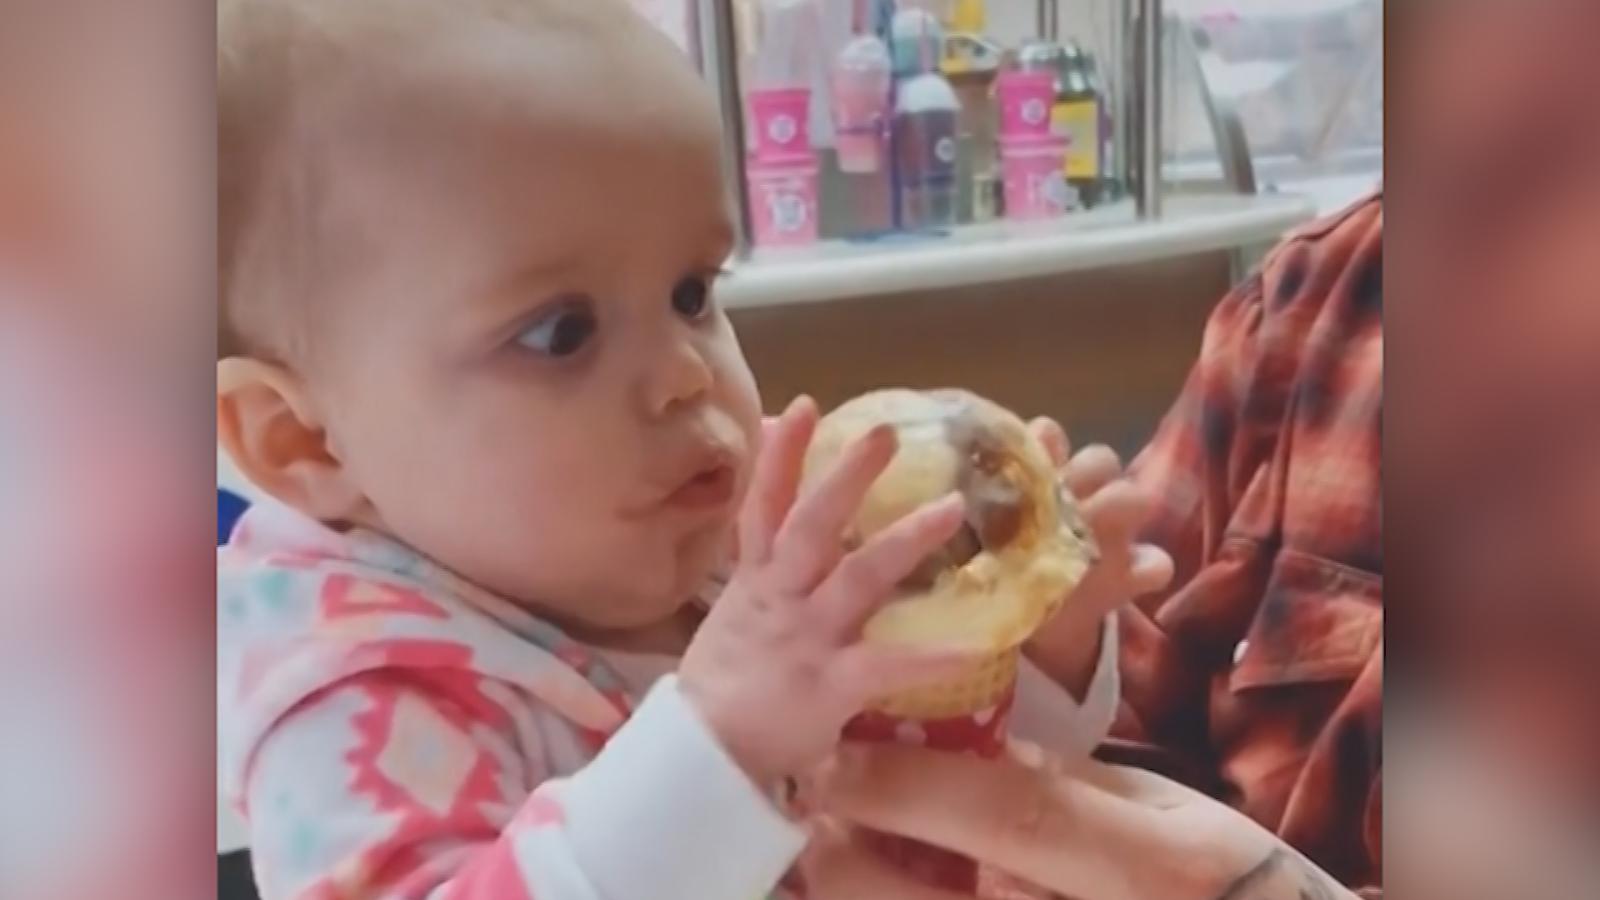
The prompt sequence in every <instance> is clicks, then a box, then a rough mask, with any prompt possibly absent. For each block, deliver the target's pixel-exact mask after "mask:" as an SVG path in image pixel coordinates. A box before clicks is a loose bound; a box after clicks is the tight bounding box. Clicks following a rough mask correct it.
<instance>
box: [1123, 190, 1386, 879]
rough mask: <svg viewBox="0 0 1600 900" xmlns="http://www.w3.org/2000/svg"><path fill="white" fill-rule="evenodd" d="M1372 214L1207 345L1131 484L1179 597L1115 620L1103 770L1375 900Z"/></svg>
mask: <svg viewBox="0 0 1600 900" xmlns="http://www.w3.org/2000/svg"><path fill="white" fill-rule="evenodd" d="M1382 232H1383V207H1382V200H1381V197H1380V196H1374V197H1372V198H1370V199H1367V200H1365V201H1363V202H1361V203H1359V204H1357V205H1355V206H1354V207H1352V208H1350V209H1348V210H1346V211H1345V212H1343V213H1341V214H1339V215H1336V216H1334V217H1332V218H1329V219H1325V220H1323V221H1320V222H1317V223H1315V224H1312V225H1310V226H1307V227H1305V228H1302V229H1300V230H1299V231H1297V232H1295V233H1294V234H1292V235H1290V236H1289V237H1288V238H1287V239H1286V240H1285V241H1284V242H1283V243H1282V244H1281V245H1279V246H1278V247H1277V248H1276V249H1275V250H1274V251H1273V252H1272V254H1271V255H1270V256H1269V257H1268V258H1267V260H1266V261H1265V262H1264V263H1263V264H1262V266H1261V268H1260V269H1259V270H1258V271H1257V273H1256V274H1254V275H1252V276H1251V277H1250V278H1249V279H1247V280H1246V281H1245V282H1244V283H1243V284H1241V285H1240V286H1239V287H1237V288H1236V289H1235V290H1234V291H1233V292H1232V293H1230V294H1229V295H1228V296H1227V297H1226V298H1225V299H1224V300H1223V301H1222V303H1221V305H1220V306H1218V308H1217V309H1216V311H1215V313H1214V314H1213V315H1212V317H1211V320H1210V322H1209V323H1208V325H1207V328H1206V333H1205V339H1204V344H1203V347H1202V349H1201V351H1200V358H1199V361H1198V362H1197V363H1196V365H1195V367H1194V369H1193V371H1192V372H1191V374H1190V376H1189V381H1188V383H1187V385H1186V386H1185V387H1184V389H1183V393H1182V395H1181V396H1180V397H1179V399H1178V401H1177V404H1176V405H1175V407H1174V408H1173V409H1172V410H1171V412H1169V413H1168V415H1167V416H1166V418H1165V420H1164V421H1163V422H1162V424H1161V426H1160V428H1159V430H1158V432H1157V434H1156V436H1155V438H1154V440H1153V441H1152V442H1151V444H1150V446H1149V447H1147V448H1146V449H1145V451H1144V452H1143V453H1142V454H1141V455H1140V456H1139V458H1138V459H1137V460H1136V461H1135V462H1134V464H1133V467H1132V469H1133V473H1134V477H1136V478H1138V479H1139V480H1140V481H1142V482H1143V483H1144V484H1147V485H1149V486H1150V487H1152V488H1153V489H1154V490H1155V491H1156V493H1157V494H1158V496H1159V497H1161V500H1162V502H1161V505H1160V507H1159V512H1158V513H1157V515H1156V517H1155V519H1154V521H1153V523H1152V525H1151V526H1150V529H1149V532H1148V534H1147V535H1146V537H1147V539H1149V540H1151V541H1153V542H1154V543H1156V544H1159V545H1160V546H1162V547H1164V548H1166V549H1167V550H1168V551H1169V552H1171V553H1172V555H1173V558H1174V560H1175V561H1176V563H1177V577H1176V578H1175V579H1174V581H1173V587H1172V588H1171V589H1170V590H1169V591H1168V592H1166V593H1164V594H1162V595H1159V596H1155V597H1151V598H1147V599H1145V600H1143V601H1141V602H1139V603H1138V604H1137V605H1136V606H1135V607H1133V608H1129V609H1127V610H1126V611H1125V612H1124V616H1123V621H1122V629H1121V632H1122V634H1121V638H1122V642H1123V643H1122V646H1123V650H1122V677H1123V696H1124V707H1123V709H1122V710H1121V716H1120V718H1119V721H1118V724H1117V727H1116V728H1115V729H1114V732H1113V733H1114V735H1116V736H1117V739H1116V740H1114V741H1113V742H1112V743H1111V744H1110V745H1108V747H1107V751H1106V755H1107V756H1109V757H1110V758H1113V759H1117V760H1118V761H1128V762H1134V763H1137V764H1141V765H1146V766H1149V767H1151V768H1154V769H1157V770H1159V771H1164V772H1166V773H1168V774H1170V775H1173V776H1174V777H1177V778H1179V779H1180V780H1184V781H1187V782H1189V783H1190V784H1192V785H1194V786H1195V787H1198V788H1200V789H1202V790H1205V791H1207V792H1209V793H1211V794H1213V795H1214V796H1217V797H1219V798H1221V799H1222V800H1224V801H1225V802H1227V803H1229V804H1230V805H1232V806H1234V807H1236V808H1238V809H1240V810H1242V811H1243V812H1245V813H1246V814H1248V815H1250V816H1251V817H1252V818H1254V819H1256V820H1257V821H1258V822H1260V823H1262V824H1263V825H1265V826H1266V827H1267V828H1269V829H1271V830H1273V831H1274V832H1276V833H1277V834H1278V835H1280V836H1281V837H1283V838H1284V839H1285V840H1287V841H1288V842H1289V843H1291V844H1293V845H1294V846H1295V847H1297V848H1299V849H1300V850H1301V851H1302V852H1304V853H1305V854H1306V855H1307V856H1309V857H1310V858H1311V859H1312V860H1314V861H1316V862H1317V863H1318V864H1319V865H1321V866H1322V867H1323V868H1325V869H1326V870H1327V871H1328V872H1330V873H1331V874H1333V875H1334V876H1335V877H1337V878H1339V879H1340V880H1341V881H1343V882H1344V883H1345V884H1347V885H1350V886H1351V887H1352V888H1355V889H1361V890H1362V891H1363V893H1369V892H1371V893H1373V894H1374V895H1376V894H1378V893H1381V889H1380V887H1379V886H1380V885H1381V871H1382V870H1381V856H1380V849H1379V847H1380V834H1381V832H1380V819H1381V813H1380V810H1381V788H1380V780H1381V775H1382V756H1381V745H1380V738H1381V719H1382V687H1383V580H1382V572H1383V540H1382V511H1381V505H1380V499H1379V485H1380V480H1381V472H1380V444H1381V427H1380V410H1381V406H1382V397H1383V390H1382V372H1383V327H1382V312H1383V299H1382V296H1383V293H1382V291H1383V288H1382V272H1383V249H1382Z"/></svg>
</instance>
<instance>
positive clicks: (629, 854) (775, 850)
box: [563, 675, 806, 900]
mask: <svg viewBox="0 0 1600 900" xmlns="http://www.w3.org/2000/svg"><path fill="white" fill-rule="evenodd" d="M563 795H564V796H563V800H564V804H563V805H565V806H566V809H567V832H568V835H569V837H570V839H571V841H572V847H573V850H574V852H575V853H576V855H577V858H578V862H579V864H580V865H581V866H582V868H583V869H584V871H586V872H588V873H589V874H590V877H591V878H592V879H593V880H594V883H595V885H596V886H597V887H598V888H599V889H600V893H601V894H602V895H603V896H605V897H607V898H608V900H676V898H683V900H751V898H752V897H761V896H765V895H766V894H767V893H768V892H769V891H771V890H772V889H773V888H774V887H775V886H776V885H777V883H778V881H779V880H780V879H781V878H782V877H783V875H784V873H785V872H786V871H787V870H788V868H789V867H790V866H791V865H793V863H794V861H795V859H796V858H797V857H798V856H799V854H800V851H801V849H802V848H803V847H804V846H805V842H806V832H805V831H804V830H803V829H801V828H800V826H798V825H797V824H795V823H794V822H791V821H789V820H788V819H787V818H785V817H784V815H783V814H782V813H781V812H779V811H778V809H777V808H776V807H775V806H774V805H773V802H772V800H771V799H770V798H768V797H766V796H764V795H763V794H762V793H761V791H760V790H759V789H758V788H757V787H756V785H755V784H754V783H752V782H751V781H750V779H749V777H747V776H746V775H745V774H744V771H743V770H741V769H740V768H739V767H738V765H737V764H735V763H734V761H733V760H732V758H730V757H729V756H728V754H727V751H725V750H724V749H723V748H722V746H721V744H720V743H718V741H717V739H716V737H715V736H713V735H712V734H711V732H710V730H709V729H707V728H706V726H705V723H704V722H703V721H702V720H701V718H700V716H699V714H698V713H697V712H695V710H694V709H693V707H691V706H690V705H689V702H688V701H687V700H686V699H685V698H684V696H683V694H682V693H681V692H680V691H679V690H678V683H677V677H676V676H674V675H668V676H666V677H664V678H662V679H661V680H660V681H658V682H656V685H655V687H653V688H652V689H651V690H650V693H649V694H648V695H646V697H645V699H644V702H643V703H641V704H640V705H639V708H638V709H637V710H636V711H635V712H634V714H633V716H632V717H631V718H630V719H629V720H628V722H627V724H625V725H624V726H623V727H622V728H621V729H620V730H619V731H618V732H617V733H616V734H615V735H614V736H613V737H612V738H611V741H610V742H609V743H607V744H606V747H605V749H604V750H602V751H601V753H600V755H599V756H597V757H595V759H594V761H593V762H591V763H590V764H589V765H588V766H586V767H584V769H583V770H582V771H580V772H579V773H578V774H577V775H575V776H573V777H572V779H571V780H570V781H569V782H568V784H567V785H566V790H565V791H564V792H563Z"/></svg>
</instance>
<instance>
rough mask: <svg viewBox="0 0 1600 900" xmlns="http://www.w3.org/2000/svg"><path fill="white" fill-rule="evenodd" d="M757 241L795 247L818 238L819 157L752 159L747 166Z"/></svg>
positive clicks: (803, 155)
mask: <svg viewBox="0 0 1600 900" xmlns="http://www.w3.org/2000/svg"><path fill="white" fill-rule="evenodd" d="M745 180H746V184H747V185H748V186H749V189H750V218H751V219H752V220H753V221H752V224H753V225H754V226H755V241H756V243H757V244H758V245H760V246H763V247H795V246H799V245H802V244H810V243H814V242H815V241H816V239H817V159H816V156H815V155H813V154H810V153H804V154H795V155H791V156H788V157H779V158H776V159H767V160H762V159H752V160H750V161H749V163H748V164H747V165H746V166H745Z"/></svg>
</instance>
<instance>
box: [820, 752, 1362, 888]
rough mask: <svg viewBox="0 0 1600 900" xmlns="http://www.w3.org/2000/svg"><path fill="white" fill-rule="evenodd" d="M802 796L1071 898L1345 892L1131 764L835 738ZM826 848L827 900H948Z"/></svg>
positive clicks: (1255, 828)
mask: <svg viewBox="0 0 1600 900" xmlns="http://www.w3.org/2000/svg"><path fill="white" fill-rule="evenodd" d="M813 802H815V803H816V804H817V806H818V807H819V808H820V809H821V810H823V811H825V812H826V813H827V814H829V815H831V816H835V817H837V819H838V820H840V821H844V822H848V823H851V824H852V825H857V826H862V827H866V828H870V829H872V830H874V831H882V832H888V833H891V834H898V835H903V836H905V837H910V838H914V839H916V840H919V841H923V842H925V843H929V844H934V845H936V846H940V847H945V848H947V849H950V850H953V851H955V852H958V853H962V854H965V855H967V856H969V857H972V858H974V859H977V860H979V861H981V862H983V863H986V864H988V865H991V866H994V867H996V868H998V869H1001V870H1003V871H1006V872H1009V873H1011V874H1013V875H1016V876H1018V877H1021V878H1023V879H1026V880H1027V881H1029V882H1032V883H1034V884H1037V885H1039V886H1041V887H1044V888H1047V889H1049V890H1051V891H1055V892H1056V893H1059V894H1061V895H1062V896H1065V897H1073V898H1077V900H1278V898H1284V900H1353V898H1354V896H1355V895H1354V894H1351V893H1350V892H1349V891H1347V890H1346V889H1344V888H1343V887H1340V886H1339V885H1338V884H1337V883H1335V882H1334V881H1333V879H1332V878H1330V877H1329V876H1327V875H1326V874H1325V873H1323V872H1322V871H1320V870H1319V869H1317V868H1316V867H1315V866H1314V865H1312V864H1311V863H1310V862H1308V861H1307V860H1306V859H1305V858H1304V857H1302V856H1300V855H1299V854H1298V853H1296V852H1295V851H1294V850H1293V849H1291V848H1290V847H1289V846H1288V845H1287V844H1285V843H1283V842H1282V841H1281V840H1280V839H1279V838H1278V837H1277V836H1275V835H1273V834H1272V833H1270V832H1268V831H1267V830H1266V829H1264V828H1262V827H1261V826H1259V825H1257V824H1256V823H1254V822H1253V821H1251V820H1250V819H1248V818H1247V817H1245V816H1244V815H1243V814H1241V813H1239V812H1237V811H1235V810H1233V809H1230V808H1229V807H1227V806H1224V805H1223V804H1221V803H1219V802H1217V801H1216V800H1213V799H1211V798H1210V797H1207V796H1205V795H1203V794H1200V793H1198V792H1196V791H1193V790H1190V789H1189V788H1186V787H1183V786H1182V785H1179V784H1177V783H1176V782H1173V781H1170V780H1168V779H1166V778H1163V777H1161V776H1159V775H1155V774H1153V773H1150V772H1145V771H1142V770H1137V769H1128V768H1122V767H1117V766H1109V765H1105V764H1103V763H1099V762H1094V761H1083V762H1078V763H1073V764H1072V765H1071V766H1070V768H1069V767H1067V766H1065V765H1063V764H1061V763H1059V762H1057V761H1055V760H1053V759H1051V758H1050V757H1047V756H1045V755H1044V754H1043V753H1042V752H1040V751H1038V750H1037V749H1035V748H1031V747H1018V748H1016V751H1015V752H1014V754H1013V756H1012V758H1010V759H1002V760H992V761H986V760H980V759H977V758H974V757H969V756H964V755H960V754H953V753H941V752H938V751H932V750H927V749H924V748H919V747H908V746H900V745H891V744H885V745H849V746H845V747H842V748H841V749H840V751H839V754H838V756H837V758H836V760H835V762H834V764H833V765H832V767H831V768H830V770H829V771H828V773H827V774H826V775H825V776H824V777H823V778H821V779H820V781H819V782H818V784H817V785H816V791H815V795H814V798H813ZM835 844H836V842H835ZM824 852H829V851H824ZM831 852H832V853H833V856H832V860H833V861H834V862H835V863H839V862H841V861H842V862H845V863H846V865H843V866H840V867H839V870H837V871H835V872H834V873H833V879H832V881H831V883H830V884H829V887H830V889H831V890H832V891H833V893H831V894H828V893H824V894H821V895H820V896H822V897H824V898H826V900H847V898H853V897H857V896H859V897H866V896H878V897H908V898H916V900H924V898H930V900H931V898H941V900H942V898H945V897H946V896H951V897H953V895H946V894H940V893H937V892H933V893H929V892H928V890H927V889H925V888H923V889H914V888H913V887H912V886H911V885H910V883H909V881H903V883H902V880H898V879H891V878H890V876H888V875H886V874H885V873H884V872H883V871H882V868H881V867H875V866H871V865H869V864H867V863H863V862H860V855H859V854H858V853H855V852H854V851H837V850H835V851H831ZM851 879H856V880H858V882H859V883H867V882H866V881H862V879H870V884H869V887H877V888H879V889H880V892H879V893H870V891H869V890H868V889H866V888H862V889H859V890H856V886H855V885H853V884H852V883H851ZM891 887H892V888H893V889H894V890H898V891H900V893H894V892H892V891H891V890H890V888H891ZM852 890H855V892H854V893H852ZM917 890H920V891H921V892H920V893H917V892H915V891H917Z"/></svg>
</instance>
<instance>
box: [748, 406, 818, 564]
mask: <svg viewBox="0 0 1600 900" xmlns="http://www.w3.org/2000/svg"><path fill="white" fill-rule="evenodd" d="M762 425H763V427H762V441H761V447H760V449H759V452H758V454H757V456H756V464H755V472H754V474H753V475H752V477H751V482H750V493H749V496H748V497H747V498H746V499H745V502H744V508H743V509H741V510H740V513H739V530H738V535H739V554H740V558H741V559H745V560H749V561H751V562H757V563H759V562H764V561H766V559H767V558H768V557H769V556H770V555H771V554H772V543H773V540H774V536H775V535H776V534H777V533H778V528H779V527H780V526H781V525H782V524H783V520H784V518H785V517H787V516H788V515H789V510H790V508H791V507H793V506H794V498H795V494H796V492H798V491H799V485H800V474H801V469H802V468H803V466H804V463H805V456H806V450H807V448H809V447H810V446H811V436H812V434H813V433H815V431H816V428H817V405H816V403H814V402H813V401H812V400H811V398H810V397H797V398H795V400H794V402H792V403H790V404H789V408H788V409H785V410H784V411H783V415H781V416H779V417H778V418H776V419H773V420H770V421H767V422H763V423H762Z"/></svg>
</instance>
